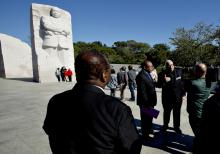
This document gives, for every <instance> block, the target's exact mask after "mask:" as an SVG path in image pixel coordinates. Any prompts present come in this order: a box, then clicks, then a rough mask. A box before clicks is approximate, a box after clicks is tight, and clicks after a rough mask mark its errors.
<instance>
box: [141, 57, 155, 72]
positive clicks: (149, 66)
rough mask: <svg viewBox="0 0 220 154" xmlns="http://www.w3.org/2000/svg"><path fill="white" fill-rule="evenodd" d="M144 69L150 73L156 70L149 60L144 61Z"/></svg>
mask: <svg viewBox="0 0 220 154" xmlns="http://www.w3.org/2000/svg"><path fill="white" fill-rule="evenodd" d="M142 68H143V69H145V70H146V71H148V72H152V71H153V69H154V66H153V64H152V62H151V61H149V60H144V62H143V64H142Z"/></svg>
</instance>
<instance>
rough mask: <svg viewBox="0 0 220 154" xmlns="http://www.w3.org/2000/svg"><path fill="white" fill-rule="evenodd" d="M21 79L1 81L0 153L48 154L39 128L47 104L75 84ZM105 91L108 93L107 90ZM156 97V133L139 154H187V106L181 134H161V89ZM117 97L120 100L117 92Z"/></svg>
mask: <svg viewBox="0 0 220 154" xmlns="http://www.w3.org/2000/svg"><path fill="white" fill-rule="evenodd" d="M22 80H23V79H21V80H8V79H2V78H0V154H49V153H51V151H50V147H49V142H48V139H47V136H46V134H45V133H44V131H43V129H42V124H43V121H44V118H45V115H46V108H47V104H48V101H49V99H50V98H51V97H52V96H53V95H54V94H56V93H60V92H63V91H65V90H69V89H71V88H72V87H73V86H74V83H70V82H66V83H43V84H41V83H34V82H30V81H28V80H23V81H22ZM105 91H106V93H110V91H109V90H108V89H105ZM157 95H158V103H157V106H156V109H158V110H160V111H161V112H160V114H159V116H158V118H157V119H154V121H153V122H154V128H155V130H156V131H157V133H156V135H155V138H154V139H153V140H151V141H144V144H143V147H142V151H141V154H146V153H148V154H164V153H179V154H183V153H190V151H191V147H192V140H193V133H192V130H191V128H190V126H189V122H188V114H187V113H186V103H185V102H184V103H183V106H182V114H181V129H182V131H183V135H177V134H176V133H174V132H173V130H172V129H171V130H169V131H168V132H167V133H166V134H163V133H160V132H159V129H160V127H161V125H162V113H163V111H162V106H161V100H160V97H161V91H160V89H157ZM116 96H117V97H119V91H117V92H116ZM129 98H130V92H129V90H128V89H126V91H125V100H124V102H125V103H126V104H127V105H129V106H130V107H131V109H132V112H133V115H134V117H135V119H136V124H137V126H138V129H140V115H139V114H140V113H139V108H138V106H137V105H136V103H135V102H129V101H127V100H128V99H129ZM170 126H172V117H171V121H170Z"/></svg>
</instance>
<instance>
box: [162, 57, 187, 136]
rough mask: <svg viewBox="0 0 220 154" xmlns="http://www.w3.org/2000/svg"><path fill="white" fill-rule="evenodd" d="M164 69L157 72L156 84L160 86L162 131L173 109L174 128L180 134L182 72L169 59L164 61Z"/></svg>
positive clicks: (166, 127)
mask: <svg viewBox="0 0 220 154" xmlns="http://www.w3.org/2000/svg"><path fill="white" fill-rule="evenodd" d="M165 66H166V69H165V70H163V71H162V72H161V73H159V80H158V85H159V87H162V105H163V109H164V113H163V128H162V130H163V131H166V130H167V129H168V124H169V122H170V113H171V110H173V122H174V130H175V132H176V133H178V134H182V131H181V129H180V111H181V106H182V99H183V96H184V90H183V84H182V80H181V75H182V72H181V70H180V69H177V68H175V66H174V64H173V62H172V61H171V60H167V61H166V63H165Z"/></svg>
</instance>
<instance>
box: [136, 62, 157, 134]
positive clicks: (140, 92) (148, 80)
mask: <svg viewBox="0 0 220 154" xmlns="http://www.w3.org/2000/svg"><path fill="white" fill-rule="evenodd" d="M153 68H154V67H153V64H152V63H151V62H150V61H148V60H145V61H144V62H143V64H142V70H141V71H140V72H139V74H138V75H137V77H136V83H137V105H138V106H139V107H140V114H141V129H142V135H143V137H144V138H148V137H149V135H150V134H153V129H152V122H153V117H152V116H150V115H147V114H146V113H144V112H143V109H145V108H154V106H155V105H156V103H157V95H156V91H155V86H154V81H153V79H152V77H151V75H150V72H151V71H152V70H153Z"/></svg>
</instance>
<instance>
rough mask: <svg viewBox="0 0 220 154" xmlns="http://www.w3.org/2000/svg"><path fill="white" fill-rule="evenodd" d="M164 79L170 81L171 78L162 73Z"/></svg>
mask: <svg viewBox="0 0 220 154" xmlns="http://www.w3.org/2000/svg"><path fill="white" fill-rule="evenodd" d="M164 79H165V81H166V82H170V81H171V78H170V77H167V76H166V74H165V75H164Z"/></svg>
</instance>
